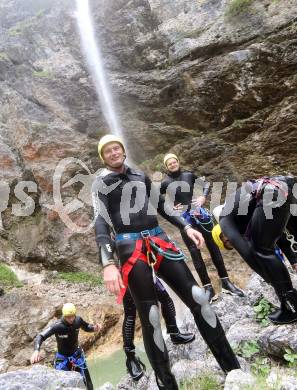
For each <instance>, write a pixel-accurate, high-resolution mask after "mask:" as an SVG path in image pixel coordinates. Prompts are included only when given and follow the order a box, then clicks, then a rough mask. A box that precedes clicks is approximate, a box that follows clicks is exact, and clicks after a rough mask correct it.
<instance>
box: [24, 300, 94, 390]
mask: <svg viewBox="0 0 297 390" xmlns="http://www.w3.org/2000/svg"><path fill="white" fill-rule="evenodd" d="M62 315H63V316H62V318H61V319H60V320H59V321H57V322H56V323H55V324H53V325H52V326H50V327H49V328H48V329H46V330H44V331H43V332H41V333H39V334H38V335H37V336H36V338H35V342H34V353H33V355H32V356H31V359H30V361H31V364H34V363H38V362H40V361H41V359H42V358H41V354H40V347H41V345H42V343H43V342H44V341H45V340H46V339H48V338H49V337H51V336H53V335H55V337H56V340H57V348H58V352H57V353H56V356H55V362H54V367H55V369H56V370H63V371H71V370H74V371H78V372H80V374H81V375H82V377H83V379H84V382H85V385H86V387H87V390H93V388H94V387H93V383H92V379H91V376H90V373H89V370H88V367H87V363H86V359H85V355H84V352H83V350H82V349H81V347H80V346H79V345H78V334H79V330H80V329H83V330H84V331H85V332H99V330H100V329H101V326H100V325H99V324H95V325H91V324H88V323H87V322H86V321H84V320H83V319H82V318H81V317H79V316H77V315H76V307H75V306H74V305H73V304H72V303H65V304H64V305H63V308H62Z"/></svg>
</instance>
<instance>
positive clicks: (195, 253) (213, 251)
mask: <svg viewBox="0 0 297 390" xmlns="http://www.w3.org/2000/svg"><path fill="white" fill-rule="evenodd" d="M192 227H193V228H194V229H196V230H198V231H199V232H200V233H202V235H203V238H204V240H205V245H206V247H207V249H208V251H209V253H210V256H211V260H212V262H213V264H214V265H215V267H216V269H217V271H218V274H219V277H220V278H227V277H228V272H227V270H226V267H225V264H224V260H223V256H222V254H221V252H220V250H219V248H218V247H217V245H216V244H215V243H214V241H213V238H212V235H211V232H206V231H205V230H204V229H203V228H201V227H200V226H199V225H196V226H192ZM181 236H182V238H183V240H184V243H185V244H186V246H187V248H188V250H189V252H190V255H191V258H192V260H193V264H194V267H195V269H196V271H197V273H198V275H199V278H200V280H201V282H202V284H203V285H206V284H210V283H211V281H210V278H209V276H208V273H207V269H206V266H205V263H204V261H203V258H202V254H201V251H200V250H199V249H198V248H197V247H196V245H195V244H194V242H193V241H192V240H191V239H190V238H189V237H188V236H187V234H186V233H185V232H184V231H183V230H181Z"/></svg>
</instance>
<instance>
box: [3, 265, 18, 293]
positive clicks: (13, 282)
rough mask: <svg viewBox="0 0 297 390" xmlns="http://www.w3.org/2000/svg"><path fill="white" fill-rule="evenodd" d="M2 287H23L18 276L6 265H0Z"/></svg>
mask: <svg viewBox="0 0 297 390" xmlns="http://www.w3.org/2000/svg"><path fill="white" fill-rule="evenodd" d="M0 287H1V288H4V289H9V288H12V287H22V283H21V282H20V281H19V280H18V278H17V276H16V274H15V273H14V272H13V271H12V270H11V269H10V268H9V267H8V266H7V265H6V264H4V263H0Z"/></svg>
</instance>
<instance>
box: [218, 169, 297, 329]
mask: <svg viewBox="0 0 297 390" xmlns="http://www.w3.org/2000/svg"><path fill="white" fill-rule="evenodd" d="M295 183H296V180H295V178H293V177H290V176H274V177H270V178H268V177H267V178H264V181H263V180H261V179H259V180H250V181H248V182H247V183H246V184H245V185H244V186H243V187H242V188H240V189H238V190H237V192H236V194H235V197H230V198H228V199H227V200H226V203H225V206H224V208H223V210H222V212H221V216H220V226H221V228H222V232H223V233H224V234H225V235H226V236H227V237H228V239H229V241H230V242H231V243H232V245H233V246H234V248H235V249H236V250H237V251H238V252H239V254H240V255H241V257H242V258H243V259H244V260H245V261H246V262H247V263H248V264H249V266H250V267H251V268H252V269H253V270H254V271H255V272H257V273H258V274H259V275H260V276H262V278H263V279H264V280H265V281H266V282H267V283H270V284H271V285H272V286H273V287H274V289H275V292H276V294H277V295H278V297H279V299H280V301H281V302H282V304H283V307H285V304H286V303H287V306H290V309H292V310H293V311H296V312H297V293H296V291H295V290H294V289H293V286H292V281H291V278H290V275H289V272H288V270H287V268H286V266H285V265H284V264H283V263H282V262H281V261H280V260H279V259H278V257H277V255H276V254H275V247H276V245H277V246H279V247H280V249H282V250H283V251H284V253H285V254H287V255H288V256H289V259H290V256H291V261H293V262H296V254H295V256H293V255H292V253H294V252H292V251H289V249H288V246H287V243H285V245H284V236H283V233H284V230H285V228H286V226H287V227H288V228H291V230H293V231H295V232H296V226H297V225H296V218H295V217H292V216H291V209H290V207H291V206H293V207H294V205H296V198H295V197H294V195H293V192H292V189H293V186H294V185H295ZM278 199H279V200H278ZM282 199H283V200H282ZM277 200H278V202H279V204H277ZM239 210H241V211H240V212H239ZM265 212H266V213H268V212H272V218H268V217H269V215H268V214H267V217H266V215H265ZM275 322H276V321H275ZM289 322H290V321H289ZM279 323H282V321H279Z"/></svg>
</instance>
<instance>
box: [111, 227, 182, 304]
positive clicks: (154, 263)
mask: <svg viewBox="0 0 297 390" xmlns="http://www.w3.org/2000/svg"><path fill="white" fill-rule="evenodd" d="M160 233H163V230H162V229H161V228H160V227H159V226H157V227H156V228H154V229H150V230H143V231H142V232H139V233H121V234H117V235H116V237H115V239H116V241H117V240H125V239H130V240H135V241H136V242H135V249H134V251H133V253H132V255H131V256H130V257H129V259H128V260H127V261H126V262H125V264H124V265H123V266H122V268H121V272H122V279H123V284H124V287H123V288H122V289H121V291H120V294H119V296H118V299H117V302H118V303H121V302H122V300H123V298H124V295H125V293H126V290H127V287H128V277H129V274H130V272H131V271H132V269H133V267H134V265H135V263H136V261H137V260H141V261H143V262H145V263H147V264H148V265H149V266H150V267H151V270H152V276H153V281H154V283H156V280H157V278H156V272H157V271H158V269H159V267H160V264H161V262H162V261H163V259H164V258H165V259H167V260H172V261H181V260H184V259H185V256H184V254H183V252H182V250H181V249H179V248H178V247H177V246H176V245H175V244H174V243H173V242H172V241H169V242H167V241H165V240H163V239H161V238H159V237H157V236H158V235H159V234H160Z"/></svg>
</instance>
